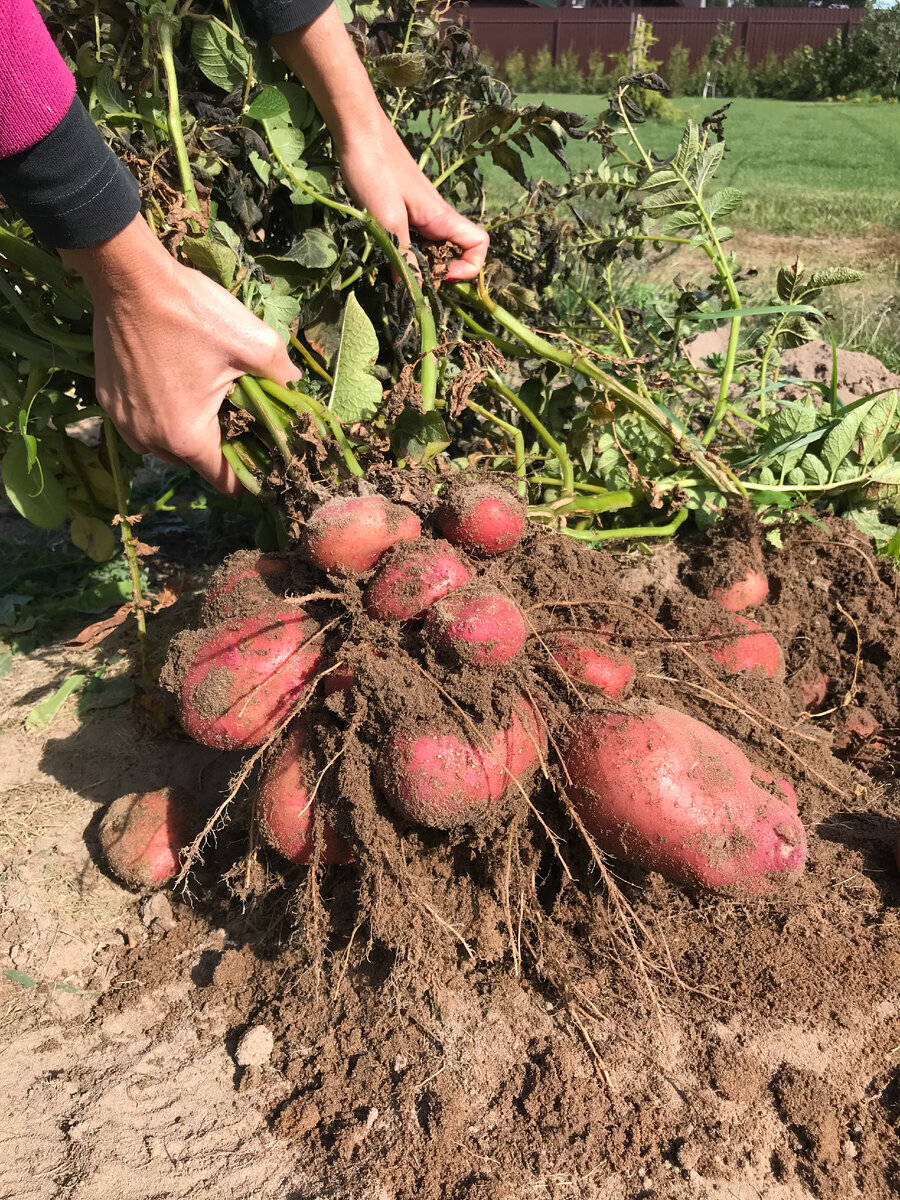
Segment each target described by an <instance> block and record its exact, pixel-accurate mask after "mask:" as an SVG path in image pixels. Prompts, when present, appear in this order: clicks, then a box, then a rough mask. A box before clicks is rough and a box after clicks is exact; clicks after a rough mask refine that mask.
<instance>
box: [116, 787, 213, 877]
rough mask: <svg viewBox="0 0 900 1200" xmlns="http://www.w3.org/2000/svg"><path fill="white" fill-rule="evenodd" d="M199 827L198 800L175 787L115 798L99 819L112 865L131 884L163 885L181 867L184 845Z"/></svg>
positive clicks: (188, 842)
mask: <svg viewBox="0 0 900 1200" xmlns="http://www.w3.org/2000/svg"><path fill="white" fill-rule="evenodd" d="M197 832H198V829H197V828H196V818H195V815H194V802H193V800H192V798H191V797H190V796H188V795H187V794H186V793H184V792H180V791H178V790H177V789H176V788H161V789H160V790H159V791H156V792H135V793H133V794H132V795H130V796H120V797H119V799H118V800H114V801H113V802H112V804H111V805H110V806H109V808H108V809H107V810H106V812H105V813H104V815H103V820H102V821H101V822H100V830H99V836H100V846H101V848H102V850H103V855H104V857H105V859H106V863H107V866H108V867H109V869H110V870H111V871H112V873H113V874H114V875H115V876H117V878H119V879H121V880H122V882H123V883H126V884H128V886H129V887H132V888H160V887H162V886H163V884H165V883H168V882H169V880H171V879H174V878H175V876H176V875H177V874H178V872H179V870H180V869H181V851H182V850H183V849H184V848H185V847H186V846H188V845H189V844H190V842H191V839H192V838H193V837H194V835H195V834H196V833H197Z"/></svg>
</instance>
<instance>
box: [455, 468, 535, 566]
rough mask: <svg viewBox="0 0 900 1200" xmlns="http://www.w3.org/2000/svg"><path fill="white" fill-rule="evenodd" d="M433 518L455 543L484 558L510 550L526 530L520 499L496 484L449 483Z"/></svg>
mask: <svg viewBox="0 0 900 1200" xmlns="http://www.w3.org/2000/svg"><path fill="white" fill-rule="evenodd" d="M435 520H436V522H437V527H438V529H439V530H440V531H441V533H442V534H443V535H444V537H445V538H446V539H447V541H448V542H452V543H453V545H454V546H462V548H463V549H464V550H466V551H468V553H469V554H474V555H476V556H477V557H479V558H487V557H489V556H490V555H494V554H504V553H505V552H506V551H507V550H511V549H512V548H513V546H515V545H516V544H517V543H518V542H519V541H521V538H522V534H523V533H524V532H525V507H524V505H523V504H522V501H521V500H520V499H519V498H518V496H515V495H514V494H513V493H512V492H509V491H507V490H506V488H503V487H499V486H498V485H497V484H496V483H456V484H451V485H450V487H449V488H448V489H447V492H446V495H445V496H444V497H442V502H441V506H440V508H439V509H438V510H437V513H436V516H435Z"/></svg>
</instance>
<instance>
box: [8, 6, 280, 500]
mask: <svg viewBox="0 0 900 1200" xmlns="http://www.w3.org/2000/svg"><path fill="white" fill-rule="evenodd" d="M0 194H2V195H3V196H4V198H5V199H6V201H7V202H8V203H9V204H11V205H12V206H13V207H14V208H15V209H16V210H17V211H18V212H19V213H20V214H21V215H22V216H23V217H24V218H25V219H26V220H27V221H28V223H29V225H31V227H32V229H34V231H35V233H36V234H37V236H38V237H39V238H40V239H41V240H42V241H44V242H46V243H47V244H48V245H50V246H55V247H56V248H57V249H58V250H59V251H60V252H61V254H62V257H63V258H64V259H65V260H66V262H68V263H70V264H71V265H72V266H73V267H75V269H76V270H77V271H78V272H79V273H80V274H81V275H82V276H83V278H84V280H85V282H86V283H87V286H88V288H89V290H90V292H91V296H92V298H93V301H94V353H95V358H96V372H97V383H96V388H97V399H98V401H99V402H100V404H102V405H103V407H104V408H105V409H106V411H107V412H108V413H109V414H110V416H111V417H112V419H113V421H114V423H115V425H116V428H117V429H118V430H119V432H120V433H121V435H122V437H124V439H125V441H126V442H128V444H129V445H130V446H132V447H133V448H134V449H135V450H137V451H139V452H141V453H143V452H145V451H148V450H152V451H154V452H155V453H156V454H158V455H160V456H161V457H162V458H165V459H168V460H169V461H171V462H184V463H186V464H187V465H188V466H191V467H193V468H194V469H195V470H196V471H198V472H199V473H200V474H201V475H203V476H204V477H205V478H206V479H208V480H209V481H210V483H213V484H214V485H215V486H216V487H218V488H220V489H221V490H222V491H224V492H231V493H235V492H238V491H239V490H240V487H239V485H238V481H237V479H236V478H235V476H234V474H233V472H232V471H231V468H230V467H229V466H228V465H227V464H226V462H225V460H224V459H223V458H222V453H221V438H220V433H219V425H218V412H219V408H220V406H221V404H222V401H223V399H224V397H225V394H226V392H227V391H228V389H229V388H230V386H231V384H232V382H233V381H234V380H235V379H236V378H237V377H238V376H239V375H242V374H245V373H250V374H254V375H265V376H268V377H269V378H271V379H275V380H277V381H279V382H281V383H287V382H288V381H290V380H294V379H298V378H299V375H300V373H299V371H298V370H297V369H296V367H294V365H293V363H292V362H291V360H290V358H289V357H288V353H287V350H286V349H285V347H284V346H283V344H282V342H281V339H280V338H279V337H278V335H277V334H276V333H275V332H274V331H273V330H272V329H270V328H269V327H268V325H265V324H263V322H262V321H260V320H259V319H258V318H257V317H255V316H253V314H252V313H251V312H250V311H249V310H248V309H246V308H245V307H244V305H243V304H241V303H240V301H238V300H236V299H235V298H234V296H232V295H230V294H229V293H228V292H227V291H226V290H225V289H224V288H222V287H219V285H218V284H217V283H213V281H212V280H211V279H207V278H206V276H205V275H202V274H201V273H200V272H199V271H195V270H193V268H190V267H184V266H181V265H180V264H179V263H177V262H176V261H175V259H173V258H172V257H171V256H170V255H169V254H168V252H167V251H166V249H165V248H164V247H163V246H162V245H161V244H160V242H158V241H157V239H156V238H155V237H154V235H153V233H152V232H151V231H150V228H149V227H148V225H147V224H146V222H145V221H144V219H143V217H141V216H139V215H138V214H139V212H140V199H139V195H138V187H137V183H136V182H135V180H134V178H133V177H132V175H131V173H130V172H129V171H128V170H127V169H126V167H125V166H123V164H122V163H120V162H119V160H118V159H117V158H116V156H115V155H114V154H113V153H112V151H111V150H110V149H109V148H108V147H107V145H106V143H105V142H104V141H103V138H102V137H101V135H100V132H99V130H98V129H97V127H96V126H95V125H94V123H93V121H92V120H91V119H90V117H89V116H88V114H87V112H86V111H85V109H84V106H83V105H82V103H81V101H80V100H78V98H77V97H76V96H75V81H74V79H73V78H72V76H71V74H70V72H69V71H68V69H67V67H66V65H65V63H64V62H63V60H62V58H61V57H60V54H59V52H58V51H57V49H56V47H55V45H54V44H53V39H52V38H51V37H50V35H49V33H48V32H47V29H46V27H45V26H44V23H43V21H42V20H41V19H40V17H39V16H38V13H37V10H36V9H35V7H34V4H33V3H32V0H0Z"/></svg>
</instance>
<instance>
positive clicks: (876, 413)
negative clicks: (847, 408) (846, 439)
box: [859, 390, 900, 466]
mask: <svg viewBox="0 0 900 1200" xmlns="http://www.w3.org/2000/svg"><path fill="white" fill-rule="evenodd" d="M898 403H900V394H898V393H897V392H896V391H894V390H892V391H890V392H886V393H885V394H884V395H883V396H879V397H877V399H876V400H875V402H874V404H873V405H872V407H871V408H870V409H869V411H868V412H867V413H866V415H865V417H864V418H863V420H862V421H861V422H860V426H859V439H860V443H861V450H860V458H861V460H862V463H863V466H866V465H867V464H868V463H870V462H873V461H874V460H875V459H876V457H877V456H878V454H879V452H880V451H881V449H882V447H883V445H884V441H885V438H886V437H887V435H888V433H889V432H890V431H891V429H892V428H894V426H895V421H896V416H897V404H898Z"/></svg>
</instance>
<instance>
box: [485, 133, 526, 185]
mask: <svg viewBox="0 0 900 1200" xmlns="http://www.w3.org/2000/svg"><path fill="white" fill-rule="evenodd" d="M491 161H492V162H493V163H494V166H496V167H500V168H501V169H502V170H504V171H505V172H506V173H507V175H511V176H512V177H513V179H514V180H515V181H516V183H518V184H520V185H521V186H522V187H523V188H527V187H528V178H527V176H526V174H525V168H524V166H523V165H522V159H521V156H520V155H519V153H518V151H517V150H513V148H512V147H511V146H510V145H509V144H508V143H506V142H504V143H503V144H501V145H499V146H495V147H494V148H493V150H491Z"/></svg>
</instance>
